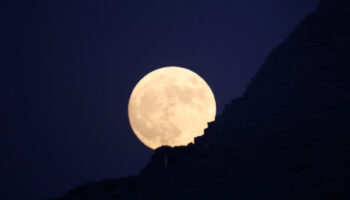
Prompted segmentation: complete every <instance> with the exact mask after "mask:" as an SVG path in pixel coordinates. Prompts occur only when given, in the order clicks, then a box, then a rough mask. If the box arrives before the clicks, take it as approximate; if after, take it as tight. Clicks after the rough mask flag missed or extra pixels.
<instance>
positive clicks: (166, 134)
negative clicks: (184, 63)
mask: <svg viewBox="0 0 350 200" xmlns="http://www.w3.org/2000/svg"><path fill="white" fill-rule="evenodd" d="M128 115H129V121H130V125H131V128H132V130H133V131H134V133H135V135H136V136H137V137H138V138H139V139H140V140H141V142H143V143H144V144H145V145H146V146H148V147H149V148H151V149H156V148H157V147H160V146H163V145H167V146H181V145H187V144H188V143H191V142H193V141H194V138H195V137H197V136H200V135H203V133H204V129H205V128H207V126H208V124H207V123H208V122H211V121H214V120H215V115H216V102H215V98H214V94H213V92H212V91H211V89H210V87H209V86H208V84H207V83H206V82H205V81H204V80H203V79H202V78H201V77H200V76H199V75H197V74H196V73H194V72H193V71H190V70H188V69H185V68H181V67H173V66H171V67H163V68H160V69H157V70H154V71H152V72H150V73H149V74H147V75H146V76H144V77H143V78H142V79H141V80H140V81H139V82H138V83H137V85H136V86H135V88H134V89H133V91H132V93H131V96H130V99H129V105H128Z"/></svg>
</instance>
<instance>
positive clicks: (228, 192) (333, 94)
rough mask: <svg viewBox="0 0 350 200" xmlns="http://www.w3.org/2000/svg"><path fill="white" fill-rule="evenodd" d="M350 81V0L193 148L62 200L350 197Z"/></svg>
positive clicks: (331, 11) (316, 22)
mask: <svg viewBox="0 0 350 200" xmlns="http://www.w3.org/2000/svg"><path fill="white" fill-rule="evenodd" d="M349 83H350V0H321V2H320V4H319V6H318V8H317V9H316V11H315V12H313V13H311V14H309V15H308V16H306V17H305V19H304V20H303V21H302V22H300V24H299V25H298V26H297V27H296V28H295V30H294V31H293V32H292V33H291V34H290V35H289V36H288V37H287V38H286V40H285V42H283V43H282V44H281V45H279V46H277V47H276V48H275V49H273V50H272V52H271V54H270V55H269V56H268V58H267V59H266V61H265V63H264V64H263V65H262V67H261V68H260V70H259V71H258V73H257V74H256V76H255V77H254V78H253V79H252V81H251V83H250V84H249V85H248V87H247V90H246V91H245V93H244V94H243V96H242V97H240V98H237V99H234V100H233V101H232V102H231V103H230V104H228V105H227V106H226V108H225V110H224V112H223V113H222V114H221V115H220V116H218V117H217V119H216V121H215V122H213V123H211V124H209V128H208V129H207V130H206V131H205V134H204V135H203V136H201V137H198V138H196V139H195V143H194V144H190V145H188V146H184V147H175V148H170V147H161V148H159V149H157V150H156V151H155V153H154V154H153V156H152V158H151V161H150V162H149V163H148V165H147V166H146V167H145V168H144V169H143V170H142V172H141V173H140V174H139V175H138V176H135V177H126V178H121V179H115V180H105V181H102V182H90V183H86V184H84V185H82V186H80V187H77V188H75V189H73V190H71V191H69V192H68V193H67V194H65V195H64V196H63V197H61V198H59V199H60V200H68V199H70V200H75V199H76V200H90V199H98V200H104V199H215V198H218V199H229V198H231V199H236V200H244V199H249V200H251V199H255V200H257V199H269V200H271V199H276V200H277V199H278V200H282V199H283V200H289V199H295V200H303V199H315V200H316V199H317V200H348V199H350V106H349V103H350V93H349V88H350V87H349V86H350V84H349Z"/></svg>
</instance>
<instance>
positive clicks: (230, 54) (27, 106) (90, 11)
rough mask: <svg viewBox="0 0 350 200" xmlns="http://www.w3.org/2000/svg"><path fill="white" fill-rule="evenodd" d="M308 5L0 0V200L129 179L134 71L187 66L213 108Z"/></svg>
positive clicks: (234, 92) (263, 0) (134, 151)
mask: <svg viewBox="0 0 350 200" xmlns="http://www.w3.org/2000/svg"><path fill="white" fill-rule="evenodd" d="M317 3H318V0H308V1H305V0H230V1H229V0H226V1H218V0H215V1H189V0H186V1H166V0H159V1H155V0H148V1H136V0H123V1H117V0H115V1H112V0H109V1H102V0H96V1H91V0H85V1H80V2H78V1H41V2H39V1H14V0H12V1H7V2H6V1H1V3H0V11H1V18H2V29H1V30H2V33H1V39H0V44H1V45H0V46H1V49H2V50H1V54H2V56H1V58H2V59H1V69H0V70H1V71H0V74H1V75H0V77H1V100H0V102H1V127H0V131H1V132H0V156H1V157H0V158H1V160H0V199H1V200H10V199H27V200H31V199H44V198H48V197H58V196H60V195H62V194H63V193H65V192H66V191H67V190H69V189H72V188H73V187H75V186H77V185H80V184H83V183H85V182H87V181H99V180H102V179H107V178H118V177H122V176H128V175H136V174H137V173H138V172H139V171H140V170H141V169H142V168H143V167H144V166H145V165H146V163H147V161H148V160H149V158H150V156H151V154H152V150H150V149H148V148H147V147H146V146H144V145H143V144H142V143H141V142H140V141H139V140H138V139H137V138H136V136H135V135H134V134H133V132H132V130H131V128H130V126H129V122H128V117H127V104H128V100H129V95H130V94H131V91H132V89H133V87H134V86H135V85H136V83H137V82H138V81H139V80H140V79H141V78H142V77H143V76H144V75H145V74H147V73H148V72H150V71H152V70H154V69H156V68H159V67H163V66H169V65H176V66H182V67H185V68H188V69H191V70H193V71H195V72H196V73H198V74H199V75H200V76H201V77H203V78H204V79H205V80H206V81H207V83H208V84H209V85H210V86H211V88H212V90H213V92H214V95H215V97H216V101H217V107H218V113H220V112H221V111H222V109H223V108H224V106H225V104H227V103H229V102H230V101H231V100H232V99H233V98H235V97H238V96H240V95H241V94H242V92H243V91H244V89H245V87H246V85H247V83H248V82H249V80H250V79H251V78H252V77H253V75H254V74H255V73H256V72H257V70H258V68H259V67H260V66H261V65H262V63H263V61H264V59H265V58H266V56H267V55H268V53H269V52H270V51H271V50H272V48H273V47H275V46H276V45H277V44H279V43H281V42H282V41H283V39H284V38H285V37H286V36H287V35H288V34H289V33H290V32H291V31H292V30H293V29H294V27H295V25H296V24H297V23H298V22H299V21H300V20H301V19H303V18H304V16H305V15H306V14H308V13H310V12H311V11H312V10H314V9H315V8H316V6H317Z"/></svg>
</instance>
